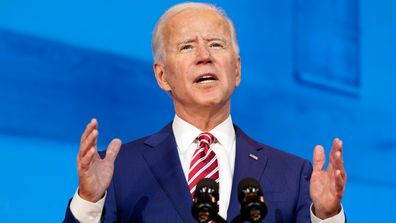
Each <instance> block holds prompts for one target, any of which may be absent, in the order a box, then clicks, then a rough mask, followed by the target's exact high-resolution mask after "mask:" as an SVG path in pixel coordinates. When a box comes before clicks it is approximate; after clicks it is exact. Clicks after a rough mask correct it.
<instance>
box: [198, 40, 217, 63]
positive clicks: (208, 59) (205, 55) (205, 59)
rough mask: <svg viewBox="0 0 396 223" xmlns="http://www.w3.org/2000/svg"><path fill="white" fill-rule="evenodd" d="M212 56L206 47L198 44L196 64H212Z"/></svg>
mask: <svg viewBox="0 0 396 223" xmlns="http://www.w3.org/2000/svg"><path fill="white" fill-rule="evenodd" d="M212 60H213V59H212V55H211V52H210V50H209V49H208V47H207V46H206V45H204V44H200V45H199V46H198V49H197V64H207V63H212Z"/></svg>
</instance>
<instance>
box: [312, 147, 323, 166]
mask: <svg viewBox="0 0 396 223" xmlns="http://www.w3.org/2000/svg"><path fill="white" fill-rule="evenodd" d="M325 162H326V155H325V153H324V149H323V147H322V146H320V145H318V146H315V149H314V155H313V169H314V171H322V170H323V167H324V164H325Z"/></svg>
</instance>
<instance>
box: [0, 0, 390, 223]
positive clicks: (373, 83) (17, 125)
mask: <svg viewBox="0 0 396 223" xmlns="http://www.w3.org/2000/svg"><path fill="white" fill-rule="evenodd" d="M177 2H179V1H166V2H165V1H152V0H146V1H139V2H133V1H126V0H115V1H106V0H84V1H78V0H68V1H65V0H63V1H62V0H58V1H53V0H40V1H29V0H0V106H1V109H0V151H1V155H0V170H1V175H0V176H1V178H0V179H1V183H0V216H1V222H28V221H30V219H32V218H33V219H40V220H38V221H40V222H60V221H61V219H62V218H63V214H64V211H65V208H66V205H67V202H68V199H69V198H70V197H71V196H72V195H73V193H74V192H75V189H76V187H77V174H76V154H77V151H78V147H79V145H78V142H79V138H80V134H81V133H82V131H83V129H84V127H85V125H86V123H87V122H89V120H90V119H91V118H92V117H96V118H98V120H99V123H100V129H99V131H100V140H99V143H100V145H101V148H103V149H104V148H105V147H106V144H107V143H108V142H109V141H110V140H111V139H112V138H113V137H120V138H121V139H122V140H123V141H124V142H127V141H130V140H133V139H136V138H138V137H142V136H145V135H147V134H150V133H153V132H155V131H157V130H159V129H160V128H161V127H162V126H163V125H165V124H166V123H168V122H169V121H170V120H171V119H172V118H173V108H172V103H171V100H170V98H169V97H168V96H167V95H166V94H165V93H163V92H162V91H161V90H160V89H159V88H158V87H157V84H156V82H155V79H154V74H153V71H152V56H151V31H152V29H153V27H154V24H155V22H156V21H157V19H158V17H159V16H160V15H161V14H162V13H163V12H164V11H165V10H166V9H167V8H168V7H170V6H171V5H173V4H174V3H177ZM315 2H316V3H315ZM342 2H344V1H341V0H338V1H330V0H326V1H325V0H323V1H312V0H311V1H310V0H299V1H297V0H278V1H225V0H224V1H220V0H219V1H213V3H216V4H217V5H219V6H221V7H223V8H224V9H225V10H226V11H227V13H228V14H229V16H230V17H231V18H232V19H233V21H234V23H235V25H236V28H237V35H238V39H239V45H240V48H241V57H242V84H241V86H240V87H239V88H238V89H237V90H236V92H235V94H234V96H233V103H232V107H233V108H232V117H233V120H234V122H235V123H237V124H238V125H239V126H240V127H242V128H243V129H244V130H245V131H246V132H247V133H248V134H250V135H251V136H252V137H253V138H255V139H257V140H259V141H261V142H263V143H265V144H269V145H272V146H275V147H278V148H281V149H283V150H285V151H288V152H290V153H293V154H296V155H299V156H302V157H304V158H306V159H311V157H312V151H313V147H314V146H315V145H316V144H323V145H324V146H325V148H326V150H327V152H328V151H329V149H330V146H331V141H332V139H333V138H334V137H340V138H341V139H342V140H343V141H344V158H345V165H346V168H347V171H348V184H347V188H346V193H345V197H344V199H343V205H344V208H345V210H346V213H347V216H348V219H349V221H350V222H385V221H389V220H390V219H395V218H396V213H395V211H394V210H395V209H394V204H395V200H396V174H395V167H394V162H395V161H396V133H395V132H396V117H395V114H396V90H395V87H396V60H395V58H396V14H395V13H394V12H395V11H396V2H395V1H392V0H380V1H374V0H362V1H357V0H353V1H352V0H351V1H348V4H342ZM344 3H345V2H344ZM317 12H320V13H317ZM323 12H326V13H323ZM312 21H315V22H314V23H313V22H312ZM329 21H332V22H333V23H332V26H328V25H329V24H328V22H329ZM307 27H309V29H308V28H307ZM326 27H329V29H327V28H326ZM324 29H325V30H327V31H326V32H330V33H336V35H334V36H332V35H322V34H323V33H326V32H324V31H323V30H324ZM329 30H330V31H329ZM324 37H325V39H326V41H327V42H323V41H322V40H324V39H323V38H324ZM312 42H314V43H316V44H317V45H315V44H312V45H310V44H311V43H312ZM325 46H329V47H325ZM307 49H308V50H307ZM304 50H306V51H304ZM304 52H309V53H310V56H311V57H306V56H304V55H306V54H304ZM350 52H352V53H350ZM323 55H327V56H329V55H330V56H331V55H332V56H333V57H332V60H329V63H327V62H326V61H328V60H327V59H324V57H323ZM318 58H319V59H318ZM326 58H327V57H326ZM315 59H318V61H319V62H317V61H316V62H317V63H316V64H315ZM334 61H335V62H334ZM318 64H319V65H322V66H316V65H318ZM323 64H324V65H326V66H325V68H323ZM343 64H344V65H343ZM345 64H346V65H345ZM317 67H320V68H321V69H322V68H323V69H322V70H321V69H319V70H318V69H317ZM312 70H315V71H316V72H313V75H312ZM307 71H310V72H308V73H310V75H306V73H307ZM329 72H330V73H329ZM331 72H333V73H331ZM332 74H334V75H332ZM351 80H352V81H351ZM329 83H332V84H329ZM334 83H335V84H334ZM340 83H341V84H340Z"/></svg>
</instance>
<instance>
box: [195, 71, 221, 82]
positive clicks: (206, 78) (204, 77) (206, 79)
mask: <svg viewBox="0 0 396 223" xmlns="http://www.w3.org/2000/svg"><path fill="white" fill-rule="evenodd" d="M217 80H218V78H217V76H216V75H215V74H211V73H207V74H202V75H200V76H198V77H197V78H195V80H194V83H196V84H204V83H210V82H213V81H217Z"/></svg>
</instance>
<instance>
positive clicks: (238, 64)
mask: <svg viewBox="0 0 396 223" xmlns="http://www.w3.org/2000/svg"><path fill="white" fill-rule="evenodd" d="M236 60H237V61H236V66H235V69H236V71H235V74H236V76H235V87H238V86H239V84H240V83H241V57H240V56H237V58H236Z"/></svg>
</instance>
